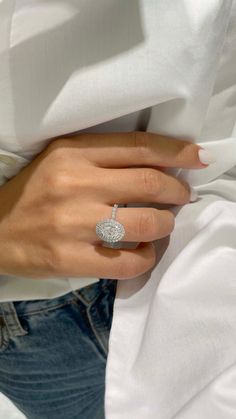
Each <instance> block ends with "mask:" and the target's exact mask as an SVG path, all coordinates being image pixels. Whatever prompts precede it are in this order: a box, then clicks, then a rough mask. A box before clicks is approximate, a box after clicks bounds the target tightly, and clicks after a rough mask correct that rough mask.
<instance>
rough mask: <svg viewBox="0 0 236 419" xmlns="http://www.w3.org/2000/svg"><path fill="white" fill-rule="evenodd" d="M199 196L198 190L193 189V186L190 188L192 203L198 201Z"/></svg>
mask: <svg viewBox="0 0 236 419" xmlns="http://www.w3.org/2000/svg"><path fill="white" fill-rule="evenodd" d="M198 197H199V195H198V192H197V191H196V189H194V188H192V186H190V202H195V201H197V199H198Z"/></svg>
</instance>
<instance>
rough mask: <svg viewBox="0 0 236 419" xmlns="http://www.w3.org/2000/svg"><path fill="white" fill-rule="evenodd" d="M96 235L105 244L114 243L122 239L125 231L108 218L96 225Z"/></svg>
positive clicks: (119, 224) (117, 223) (116, 222)
mask: <svg viewBox="0 0 236 419" xmlns="http://www.w3.org/2000/svg"><path fill="white" fill-rule="evenodd" d="M96 234H97V235H98V237H100V239H102V240H104V241H106V242H109V243H115V242H118V241H120V240H121V239H122V238H123V237H124V235H125V229H124V226H123V225H122V224H121V223H119V222H118V221H116V220H113V219H112V218H109V219H106V220H102V221H99V222H98V223H97V225H96Z"/></svg>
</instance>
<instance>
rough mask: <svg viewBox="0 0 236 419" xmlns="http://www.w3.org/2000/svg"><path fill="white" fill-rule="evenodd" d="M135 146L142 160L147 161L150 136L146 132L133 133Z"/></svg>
mask: <svg viewBox="0 0 236 419" xmlns="http://www.w3.org/2000/svg"><path fill="white" fill-rule="evenodd" d="M132 135H133V140H134V146H135V148H136V150H137V152H138V154H139V155H141V158H142V160H145V159H146V158H147V157H148V156H149V148H150V147H149V135H148V133H147V132H146V131H134V132H133V134H132Z"/></svg>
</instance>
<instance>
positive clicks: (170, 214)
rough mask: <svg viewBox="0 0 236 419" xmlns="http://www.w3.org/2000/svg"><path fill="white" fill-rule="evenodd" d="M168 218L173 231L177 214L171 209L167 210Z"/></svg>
mask: <svg viewBox="0 0 236 419" xmlns="http://www.w3.org/2000/svg"><path fill="white" fill-rule="evenodd" d="M166 218H167V224H168V229H169V233H172V231H173V230H174V228H175V216H174V214H173V213H172V212H171V211H168V210H166Z"/></svg>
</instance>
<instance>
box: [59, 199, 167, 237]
mask: <svg viewBox="0 0 236 419" xmlns="http://www.w3.org/2000/svg"><path fill="white" fill-rule="evenodd" d="M80 210H81V211H82V208H80ZM75 211H76V212H78V208H75ZM83 212H84V213H83ZM111 214H112V206H109V205H107V206H104V205H101V206H100V205H99V206H96V207H94V205H93V211H92V214H91V211H88V208H87V210H85V211H82V212H81V214H80V220H82V224H81V225H79V226H78V228H76V225H75V224H74V225H73V226H71V228H70V229H69V230H68V229H67V232H68V234H69V235H70V237H71V236H73V237H74V238H76V239H77V240H80V241H85V242H90V243H94V244H96V243H98V242H102V240H101V239H99V237H98V236H97V234H96V224H97V222H99V221H102V220H104V219H107V218H111ZM76 218H77V219H78V217H76ZM73 219H75V217H73ZM115 219H116V221H118V222H120V223H121V224H123V226H124V228H125V236H124V237H123V238H122V241H126V242H150V241H154V240H157V239H160V238H162V237H165V236H168V235H169V234H171V232H172V231H173V229H174V224H175V217H174V215H173V214H172V212H170V211H168V210H158V209H156V208H150V207H142V208H140V207H138V208H133V207H130V208H121V207H119V208H117V212H116V217H115ZM67 225H68V224H67Z"/></svg>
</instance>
